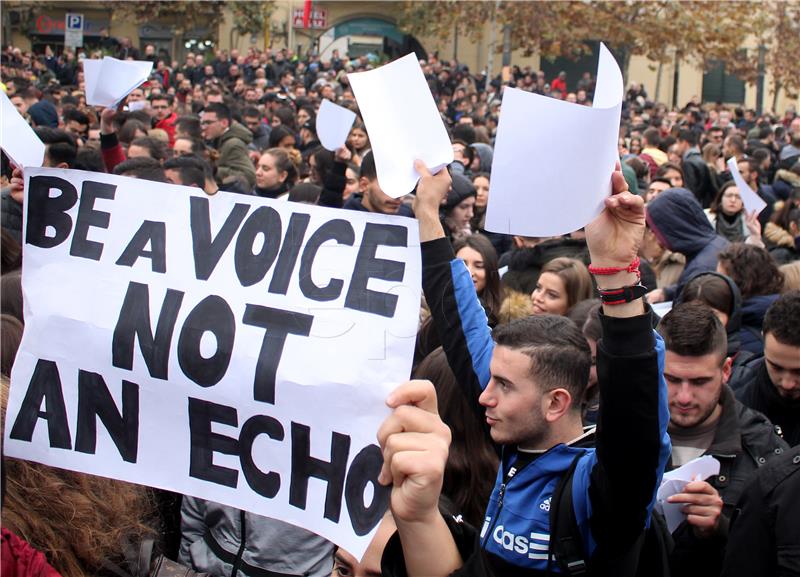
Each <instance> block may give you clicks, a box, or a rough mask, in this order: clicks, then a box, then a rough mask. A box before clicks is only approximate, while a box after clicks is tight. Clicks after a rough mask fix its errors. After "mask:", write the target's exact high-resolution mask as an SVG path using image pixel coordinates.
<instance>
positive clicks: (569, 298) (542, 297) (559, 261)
mask: <svg viewBox="0 0 800 577" xmlns="http://www.w3.org/2000/svg"><path fill="white" fill-rule="evenodd" d="M591 297H592V277H591V275H589V270H588V269H587V268H586V265H585V264H583V263H582V262H581V261H579V260H578V259H575V258H569V257H559V258H555V259H553V260H551V261H550V262H548V263H547V264H546V265H544V266H543V267H542V274H541V275H539V280H538V281H537V282H536V288H535V289H534V291H533V293H532V294H531V302H532V303H533V314H535V315H545V314H551V315H566V314H567V313H568V312H569V311H570V309H571V308H572V307H574V306H575V305H576V304H578V303H579V302H581V301H583V300H586V299H588V298H591Z"/></svg>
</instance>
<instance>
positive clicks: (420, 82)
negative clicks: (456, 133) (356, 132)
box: [347, 54, 453, 198]
mask: <svg viewBox="0 0 800 577" xmlns="http://www.w3.org/2000/svg"><path fill="white" fill-rule="evenodd" d="M347 78H348V79H349V81H350V86H352V88H353V94H355V97H356V100H357V101H358V108H359V110H360V111H361V116H362V117H363V119H364V124H366V126H367V132H368V134H369V141H370V145H371V146H372V154H373V155H374V157H375V168H376V170H377V172H378V184H380V186H381V189H382V190H383V192H385V193H386V194H388V195H389V196H391V197H393V198H399V197H401V196H403V195H405V194H408V193H409V192H411V191H412V190H413V189H414V186H416V184H417V180H419V174H418V173H417V171H416V170H414V160H416V159H420V160H422V161H424V162H425V164H426V165H427V166H428V168H429V169H430V170H431V172H433V173H436V172H438V171H439V170H440V169H442V168H443V167H445V166H447V165H448V164H450V163H451V162H453V147H452V145H451V144H450V139H449V138H448V137H447V130H446V129H445V127H444V124H443V123H442V118H441V116H440V115H439V111H438V109H437V108H436V103H435V102H434V100H433V95H432V94H431V90H430V88H429V87H428V83H427V82H426V81H425V75H424V74H423V73H422V69H421V68H420V66H419V62H418V61H417V58H416V56H415V55H414V54H408V55H406V56H403V57H402V58H400V59H399V60H395V61H394V62H392V63H390V64H387V65H385V66H382V67H380V68H378V69H376V70H370V71H368V72H358V73H355V74H348V75H347Z"/></svg>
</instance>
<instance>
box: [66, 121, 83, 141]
mask: <svg viewBox="0 0 800 577" xmlns="http://www.w3.org/2000/svg"><path fill="white" fill-rule="evenodd" d="M64 128H65V129H66V130H67V132H69V133H71V134H74V135H75V136H80V137H83V136H85V135H86V131H87V130H89V125H88V124H81V123H80V122H78V121H77V120H69V121H68V122H67V124H66V126H65V127H64Z"/></svg>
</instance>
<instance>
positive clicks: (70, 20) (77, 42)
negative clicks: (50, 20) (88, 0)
mask: <svg viewBox="0 0 800 577" xmlns="http://www.w3.org/2000/svg"><path fill="white" fill-rule="evenodd" d="M64 46H71V47H72V48H80V47H81V46H83V14H79V13H77V12H67V13H66V15H65V16H64Z"/></svg>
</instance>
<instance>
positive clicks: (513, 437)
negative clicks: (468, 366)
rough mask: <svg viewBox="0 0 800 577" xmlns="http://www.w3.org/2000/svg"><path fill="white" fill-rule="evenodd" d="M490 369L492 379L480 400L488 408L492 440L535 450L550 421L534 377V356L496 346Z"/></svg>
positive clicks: (487, 415)
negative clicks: (532, 359)
mask: <svg viewBox="0 0 800 577" xmlns="http://www.w3.org/2000/svg"><path fill="white" fill-rule="evenodd" d="M489 369H490V371H491V374H492V378H491V379H490V380H489V384H488V385H487V386H486V388H485V389H484V390H483V392H482V393H481V396H480V397H479V398H478V401H479V402H480V404H481V405H483V406H484V407H486V422H487V423H488V424H489V427H490V428H491V435H492V440H493V441H494V442H495V443H498V444H501V445H520V446H522V447H523V448H535V447H536V446H537V445H538V444H539V442H540V441H541V440H542V438H543V437H544V435H545V433H546V431H547V421H546V420H545V418H544V415H543V410H542V406H543V395H542V393H541V389H540V387H539V386H538V385H537V384H536V383H535V382H534V380H533V378H532V377H531V374H530V371H531V359H530V357H529V356H528V355H526V354H525V353H523V352H521V351H518V350H514V349H510V348H508V347H503V346H496V347H495V348H494V353H493V354H492V362H491V364H490V366H489Z"/></svg>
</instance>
